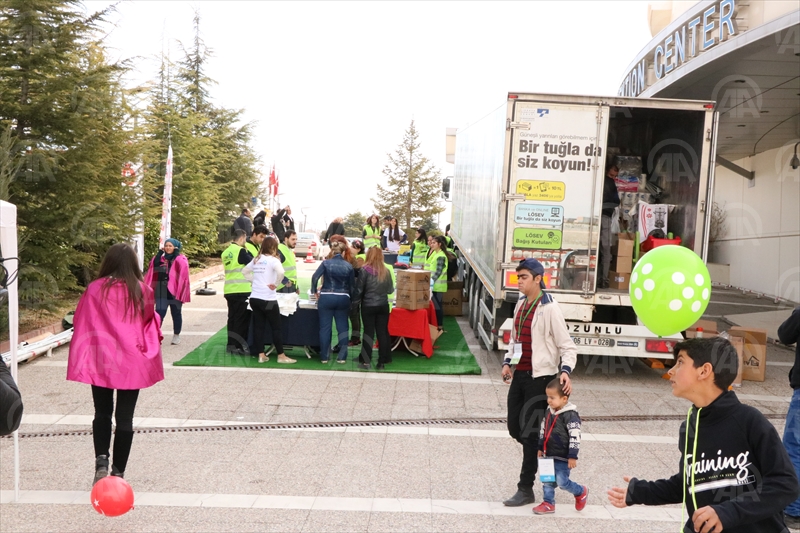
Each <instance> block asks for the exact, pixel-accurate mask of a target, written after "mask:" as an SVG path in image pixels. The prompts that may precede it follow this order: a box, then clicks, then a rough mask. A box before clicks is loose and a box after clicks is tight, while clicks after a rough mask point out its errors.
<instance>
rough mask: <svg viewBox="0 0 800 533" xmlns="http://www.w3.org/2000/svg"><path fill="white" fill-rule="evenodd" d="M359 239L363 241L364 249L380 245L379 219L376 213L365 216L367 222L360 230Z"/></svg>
mask: <svg viewBox="0 0 800 533" xmlns="http://www.w3.org/2000/svg"><path fill="white" fill-rule="evenodd" d="M361 239H362V240H363V241H364V249H365V250H369V249H370V248H372V247H373V246H378V247H380V245H381V219H380V218H378V215H376V214H374V213H373V214H371V215H370V216H369V217H368V218H367V223H366V225H365V226H364V229H363V231H362V232H361Z"/></svg>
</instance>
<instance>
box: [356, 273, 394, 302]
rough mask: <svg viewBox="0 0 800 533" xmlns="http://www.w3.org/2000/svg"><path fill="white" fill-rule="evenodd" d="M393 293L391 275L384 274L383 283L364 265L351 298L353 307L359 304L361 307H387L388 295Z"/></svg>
mask: <svg viewBox="0 0 800 533" xmlns="http://www.w3.org/2000/svg"><path fill="white" fill-rule="evenodd" d="M393 292H394V283H392V275H391V273H389V272H387V273H386V278H384V280H383V281H379V280H378V276H376V275H375V274H373V273H372V267H370V266H368V265H364V266H363V267H361V272H360V273H359V275H358V277H357V278H356V292H355V295H354V296H353V303H352V306H353V307H357V306H358V304H359V303H361V306H362V307H378V306H381V305H389V295H390V294H392V293H393Z"/></svg>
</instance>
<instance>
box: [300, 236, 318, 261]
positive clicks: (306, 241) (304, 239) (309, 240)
mask: <svg viewBox="0 0 800 533" xmlns="http://www.w3.org/2000/svg"><path fill="white" fill-rule="evenodd" d="M309 248H311V254H312V255H313V256H314V259H318V255H319V250H320V249H321V248H322V243H320V242H319V238H318V237H317V234H316V233H311V232H300V233H298V234H297V245H296V246H295V247H294V255H296V256H297V257H305V256H306V255H307V254H308V249H309Z"/></svg>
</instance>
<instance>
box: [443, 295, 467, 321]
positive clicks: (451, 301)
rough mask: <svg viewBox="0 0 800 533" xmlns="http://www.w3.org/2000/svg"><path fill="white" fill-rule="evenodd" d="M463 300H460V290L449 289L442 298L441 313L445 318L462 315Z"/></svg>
mask: <svg viewBox="0 0 800 533" xmlns="http://www.w3.org/2000/svg"><path fill="white" fill-rule="evenodd" d="M462 302H463V300H462V299H461V289H449V290H448V291H447V292H446V293H444V295H443V296H442V311H443V312H444V315H445V316H461V315H463V314H464V313H463V311H462V309H463V305H462Z"/></svg>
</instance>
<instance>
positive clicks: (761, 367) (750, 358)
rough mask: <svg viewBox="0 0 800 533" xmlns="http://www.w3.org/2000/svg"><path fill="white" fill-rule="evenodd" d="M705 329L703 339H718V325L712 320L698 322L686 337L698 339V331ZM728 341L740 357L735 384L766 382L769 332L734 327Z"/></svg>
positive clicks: (730, 331) (688, 330)
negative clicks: (745, 381) (744, 381)
mask: <svg viewBox="0 0 800 533" xmlns="http://www.w3.org/2000/svg"><path fill="white" fill-rule="evenodd" d="M699 328H702V329H703V337H716V336H717V335H718V333H717V323H716V322H712V321H710V320H698V321H697V323H696V324H695V325H694V326H692V327H691V328H689V329H687V330H686V337H687V338H689V339H693V338H695V337H697V330H698V329H699ZM728 340H729V341H730V342H731V344H732V345H733V347H734V348H736V353H737V354H738V355H739V373H738V374H737V376H736V381H734V384H739V383H741V382H742V380H743V379H744V380H747V381H764V379H766V371H767V330H765V329H758V328H745V327H742V326H733V327H731V328H730V329H729V330H728Z"/></svg>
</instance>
